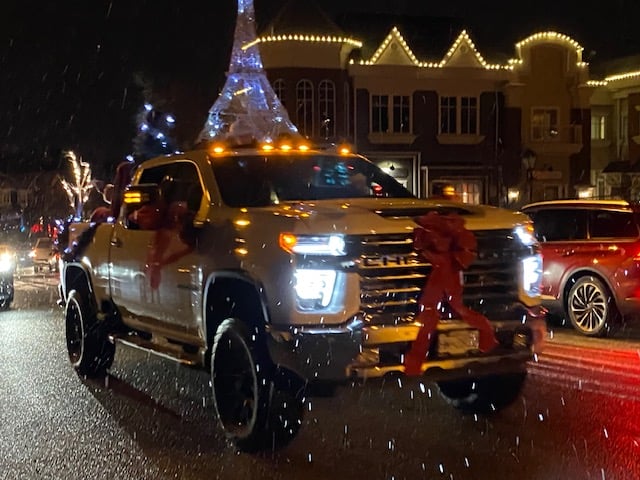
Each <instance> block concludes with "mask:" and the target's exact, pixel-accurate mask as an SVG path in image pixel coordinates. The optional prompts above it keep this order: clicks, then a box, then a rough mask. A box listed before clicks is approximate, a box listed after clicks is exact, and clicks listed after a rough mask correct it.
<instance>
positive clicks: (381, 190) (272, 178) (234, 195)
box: [212, 155, 413, 207]
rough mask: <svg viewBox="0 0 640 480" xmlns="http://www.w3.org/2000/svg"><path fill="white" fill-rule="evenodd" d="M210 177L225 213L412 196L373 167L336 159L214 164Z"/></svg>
mask: <svg viewBox="0 0 640 480" xmlns="http://www.w3.org/2000/svg"><path fill="white" fill-rule="evenodd" d="M212 165H213V172H214V175H215V177H216V181H217V183H218V188H219V189H220V193H221V195H222V199H223V201H224V202H225V203H226V204H227V205H228V206H230V207H247V206H252V207H260V206H268V205H274V204H278V203H280V202H290V201H305V200H328V199H350V198H367V197H370V198H381V197H384V198H407V197H413V195H412V194H411V192H409V191H408V190H407V189H406V188H404V187H403V186H402V185H400V184H399V183H398V182H397V181H396V180H395V179H394V178H393V177H391V176H390V175H387V174H386V173H384V172H383V171H382V170H381V169H380V168H378V167H377V166H376V165H374V164H373V163H371V162H369V161H368V160H365V159H364V158H361V157H355V156H350V157H343V156H338V155H286V156H285V155H273V156H266V155H256V156H242V157H221V158H215V159H213V162H212Z"/></svg>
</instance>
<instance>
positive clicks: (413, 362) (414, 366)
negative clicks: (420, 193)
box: [404, 212, 498, 375]
mask: <svg viewBox="0 0 640 480" xmlns="http://www.w3.org/2000/svg"><path fill="white" fill-rule="evenodd" d="M416 223H417V224H418V225H419V226H418V227H417V228H415V229H414V232H413V234H414V235H413V246H414V249H415V250H416V251H417V252H418V254H419V255H420V256H421V257H423V258H424V259H425V260H427V261H428V262H430V263H431V265H432V268H431V273H430V274H429V278H428V280H427V282H426V283H425V285H424V288H423V290H422V293H421V295H420V300H419V311H418V316H417V318H416V320H417V321H418V323H420V324H421V326H420V330H419V331H418V336H417V338H416V340H415V341H414V342H413V343H412V344H411V348H410V350H409V352H408V353H407V354H406V355H405V358H404V367H405V373H406V374H407V375H419V374H420V373H421V372H422V363H423V362H424V361H425V359H426V357H427V355H428V354H429V349H430V347H431V343H432V339H433V337H434V336H435V333H436V331H437V328H438V321H439V320H440V314H439V307H440V304H441V303H444V304H446V305H447V306H448V307H449V310H450V311H451V313H452V314H453V315H455V316H456V317H457V318H459V319H460V320H462V321H464V322H466V323H467V324H469V325H470V326H471V327H473V328H476V329H477V330H478V332H479V345H478V348H479V349H480V350H481V351H483V352H486V351H489V350H491V349H492V348H494V347H496V346H497V345H498V341H497V340H496V337H495V334H494V331H493V327H492V326H491V324H490V323H489V320H488V319H487V318H486V317H485V316H484V315H482V314H481V313H478V312H476V311H474V310H472V309H470V308H468V307H466V306H465V305H464V303H463V301H462V282H461V275H460V273H461V271H462V270H463V269H465V268H468V267H469V266H470V265H471V264H472V263H473V261H474V260H475V258H476V255H477V253H476V250H477V241H476V237H475V235H474V234H473V232H471V231H469V230H467V229H466V228H465V226H464V219H463V218H462V217H460V216H459V215H457V214H454V213H450V214H439V213H437V212H429V213H427V214H426V215H423V216H422V217H420V218H418V219H417V220H416Z"/></svg>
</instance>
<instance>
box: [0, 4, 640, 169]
mask: <svg viewBox="0 0 640 480" xmlns="http://www.w3.org/2000/svg"><path fill="white" fill-rule="evenodd" d="M254 1H255V8H256V16H257V20H258V23H259V25H260V26H264V25H265V24H266V22H267V21H268V19H269V18H270V17H271V16H273V15H274V14H275V13H276V12H277V11H278V9H279V8H280V7H281V6H282V5H283V4H284V3H285V2H286V1H287V0H254ZM297 1H307V0H297ZM1 3H2V5H1V6H0V171H3V172H17V171H23V170H37V169H50V168H54V167H56V166H57V165H58V162H59V160H60V152H61V151H62V150H64V149H74V150H76V151H77V152H78V153H79V154H80V155H82V157H83V159H84V160H86V161H89V162H91V163H92V166H93V169H94V172H96V175H97V176H100V175H102V176H107V177H108V176H109V175H110V174H111V173H112V168H113V166H114V165H116V164H117V163H118V162H120V161H121V160H122V158H123V157H124V156H125V155H127V154H128V153H130V150H131V142H132V139H133V137H134V136H135V133H136V132H135V116H136V113H137V112H138V110H139V109H140V108H141V106H142V103H143V101H144V100H145V99H146V100H150V101H152V102H153V103H154V104H155V105H157V106H158V107H159V108H161V109H164V110H166V111H171V112H172V113H174V114H175V116H176V118H177V125H178V126H177V128H176V135H177V136H178V137H179V139H180V140H181V141H182V142H183V143H187V142H188V141H190V140H192V139H193V138H194V137H195V136H196V135H197V134H198V133H199V131H200V129H201V128H202V126H203V124H204V121H205V119H206V113H207V110H208V109H209V107H210V106H211V104H212V103H213V101H214V100H215V97H216V95H217V93H218V90H219V89H220V88H221V86H222V83H223V81H224V73H225V70H226V67H227V62H228V55H229V50H230V46H231V41H232V36H233V28H234V21H235V11H236V3H235V1H234V0H208V1H204V0H199V1H195V0H173V1H169V0H82V1H75V0H74V1H72V0H59V1H50V2H43V1H41V0H40V1H29V0H20V1H17V0H2V2H1ZM318 3H319V4H320V5H321V6H322V7H324V8H325V9H326V10H327V11H328V12H330V13H336V14H344V13H351V14H353V13H354V12H377V13H395V14H406V15H414V16H419V15H429V16H434V17H446V18H455V19H457V21H458V23H459V22H460V21H462V22H463V23H464V24H468V25H469V27H468V28H469V30H470V32H471V34H472V36H473V38H474V40H476V44H477V46H478V48H479V49H480V51H481V52H482V53H483V54H485V57H488V58H490V55H488V54H487V53H485V52H487V51H492V50H502V51H503V52H504V53H506V54H510V53H512V49H513V44H514V43H515V42H516V41H518V40H519V39H522V38H524V37H526V36H528V35H529V34H531V33H534V32H536V31H538V30H541V29H554V30H558V31H562V32H564V33H567V34H569V35H571V36H572V37H574V38H575V39H576V40H578V41H579V42H580V43H581V44H582V45H583V46H584V47H585V51H584V57H585V60H587V61H590V62H591V63H592V65H593V66H594V67H595V65H596V64H598V63H603V62H604V60H607V59H610V58H614V57H619V56H624V55H631V54H640V32H638V29H637V28H635V25H634V22H635V20H636V19H637V18H640V2H638V1H637V0H611V1H609V2H606V3H605V2H601V1H600V2H595V1H577V0H571V1H566V0H565V1H559V0H555V1H548V0H538V1H536V2H526V3H525V2H514V1H510V2H508V1H505V0H495V1H488V2H478V1H458V2H455V1H447V2H440V3H436V2H432V1H428V2H427V1H421V0H393V1H389V0H362V1H360V0H346V1H345V0H342V1H337V0H318ZM604 5H607V10H604V8H605V7H604ZM534 7H535V9H534ZM521 9H524V10H525V11H526V13H525V14H524V15H523V14H521V13H519V10H521ZM505 48H507V49H511V50H507V51H504V50H505ZM443 54H444V52H443ZM639 68H640V65H639ZM151 91H153V92H155V93H154V95H151V96H150V95H149V94H148V93H147V95H146V96H145V92H151Z"/></svg>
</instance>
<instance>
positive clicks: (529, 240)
mask: <svg viewBox="0 0 640 480" xmlns="http://www.w3.org/2000/svg"><path fill="white" fill-rule="evenodd" d="M513 232H514V233H515V236H516V238H517V239H518V240H520V241H521V242H522V244H523V245H526V246H527V247H530V246H532V245H535V244H536V243H538V240H537V239H536V234H535V230H534V228H533V223H531V222H528V223H523V224H522V225H518V226H517V227H516V228H515V229H514V231H513Z"/></svg>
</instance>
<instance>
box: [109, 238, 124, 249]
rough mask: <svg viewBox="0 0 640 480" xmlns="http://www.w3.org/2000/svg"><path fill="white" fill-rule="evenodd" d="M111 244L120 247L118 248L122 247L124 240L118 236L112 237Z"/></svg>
mask: <svg viewBox="0 0 640 480" xmlns="http://www.w3.org/2000/svg"><path fill="white" fill-rule="evenodd" d="M111 245H112V246H113V247H118V248H119V247H122V240H120V239H119V238H117V237H114V238H112V239H111Z"/></svg>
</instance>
